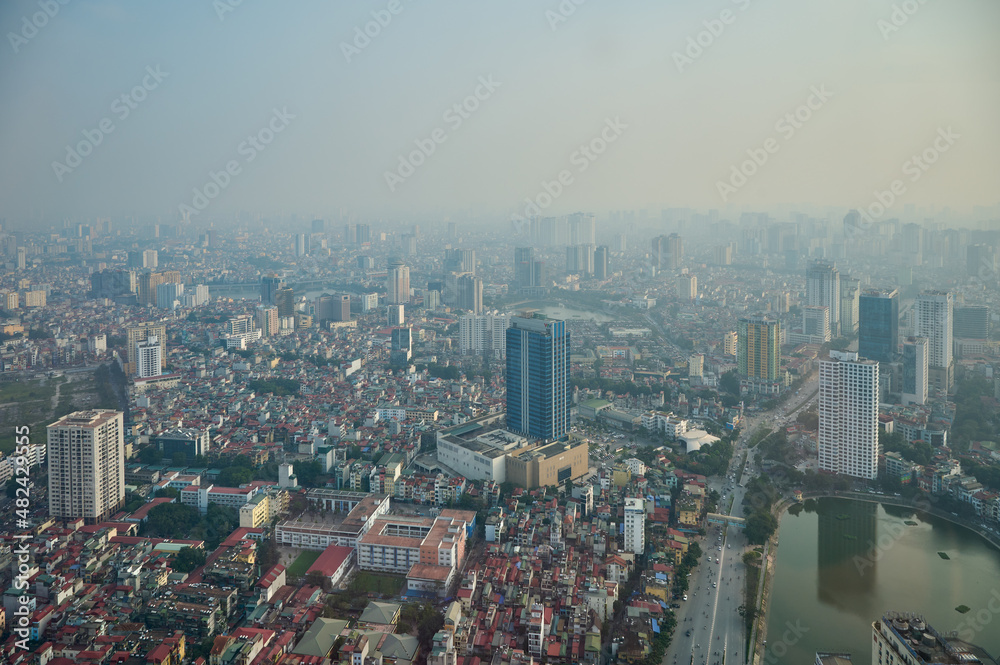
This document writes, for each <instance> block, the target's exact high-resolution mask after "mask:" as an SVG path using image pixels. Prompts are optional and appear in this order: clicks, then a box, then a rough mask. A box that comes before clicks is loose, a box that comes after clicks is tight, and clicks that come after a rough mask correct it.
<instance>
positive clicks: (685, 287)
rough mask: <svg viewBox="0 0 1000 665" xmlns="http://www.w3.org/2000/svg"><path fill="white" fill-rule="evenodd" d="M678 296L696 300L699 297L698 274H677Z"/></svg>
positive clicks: (683, 298)
mask: <svg viewBox="0 0 1000 665" xmlns="http://www.w3.org/2000/svg"><path fill="white" fill-rule="evenodd" d="M677 297H678V298H680V299H681V300H694V299H696V298H697V297H698V276H697V275H692V274H691V273H686V274H684V275H678V276H677Z"/></svg>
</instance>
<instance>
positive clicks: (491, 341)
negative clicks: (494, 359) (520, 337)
mask: <svg viewBox="0 0 1000 665" xmlns="http://www.w3.org/2000/svg"><path fill="white" fill-rule="evenodd" d="M509 327H510V317H509V316H500V315H498V314H466V315H464V316H462V317H461V318H459V320H458V342H459V348H460V349H461V351H462V353H477V354H478V353H492V354H493V355H494V356H498V357H503V355H504V352H505V351H506V350H507V328H509Z"/></svg>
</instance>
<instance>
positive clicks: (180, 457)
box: [170, 451, 187, 466]
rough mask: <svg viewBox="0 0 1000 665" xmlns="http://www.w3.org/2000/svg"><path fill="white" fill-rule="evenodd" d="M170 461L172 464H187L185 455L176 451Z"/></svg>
mask: <svg viewBox="0 0 1000 665" xmlns="http://www.w3.org/2000/svg"><path fill="white" fill-rule="evenodd" d="M170 461H171V462H172V463H173V465H174V466H187V455H185V454H184V453H182V452H179V451H178V452H176V453H174V454H173V456H172V457H171V458H170Z"/></svg>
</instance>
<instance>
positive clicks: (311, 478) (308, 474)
mask: <svg viewBox="0 0 1000 665" xmlns="http://www.w3.org/2000/svg"><path fill="white" fill-rule="evenodd" d="M295 475H296V476H297V477H298V482H299V485H301V486H302V487H317V486H318V485H319V478H320V476H321V475H323V465H321V464H320V463H319V462H317V461H315V460H313V461H311V462H300V463H298V464H296V465H295Z"/></svg>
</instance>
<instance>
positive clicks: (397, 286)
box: [386, 259, 410, 305]
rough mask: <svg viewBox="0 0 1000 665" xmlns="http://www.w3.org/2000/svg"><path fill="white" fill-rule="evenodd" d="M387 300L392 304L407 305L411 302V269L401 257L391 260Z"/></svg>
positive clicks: (387, 283) (387, 279)
mask: <svg viewBox="0 0 1000 665" xmlns="http://www.w3.org/2000/svg"><path fill="white" fill-rule="evenodd" d="M386 300H387V301H388V302H389V304H390V305H405V304H406V303H408V302H410V269H409V268H408V267H407V266H405V265H403V262H402V261H401V260H400V259H390V260H389V272H388V275H387V276H386Z"/></svg>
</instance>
